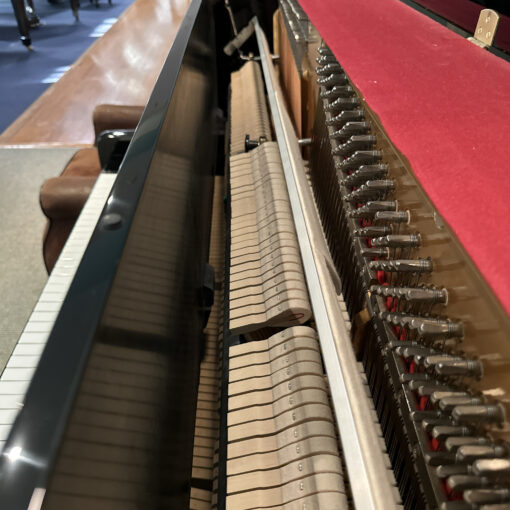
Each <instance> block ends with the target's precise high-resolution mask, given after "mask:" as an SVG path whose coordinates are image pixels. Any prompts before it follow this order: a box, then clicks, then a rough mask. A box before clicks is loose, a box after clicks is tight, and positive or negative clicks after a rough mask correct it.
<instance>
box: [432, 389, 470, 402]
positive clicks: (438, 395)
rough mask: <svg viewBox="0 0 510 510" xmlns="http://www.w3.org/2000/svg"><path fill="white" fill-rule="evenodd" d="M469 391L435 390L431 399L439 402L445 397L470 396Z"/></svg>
mask: <svg viewBox="0 0 510 510" xmlns="http://www.w3.org/2000/svg"><path fill="white" fill-rule="evenodd" d="M469 396H470V395H469V393H468V392H467V391H462V390H437V391H434V392H433V393H432V394H431V395H430V401H431V402H432V403H433V404H438V403H439V401H440V400H441V399H443V398H449V397H469Z"/></svg>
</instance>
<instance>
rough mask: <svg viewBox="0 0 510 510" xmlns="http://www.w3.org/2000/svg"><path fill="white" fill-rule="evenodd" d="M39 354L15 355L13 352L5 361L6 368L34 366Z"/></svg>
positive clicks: (37, 361) (39, 356)
mask: <svg viewBox="0 0 510 510" xmlns="http://www.w3.org/2000/svg"><path fill="white" fill-rule="evenodd" d="M40 358H41V355H33V356H17V355H15V354H13V355H12V356H11V357H10V358H9V361H8V363H7V366H6V368H35V367H36V366H37V363H39V359H40Z"/></svg>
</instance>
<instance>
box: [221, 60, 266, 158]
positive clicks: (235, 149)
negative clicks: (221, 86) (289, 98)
mask: <svg viewBox="0 0 510 510" xmlns="http://www.w3.org/2000/svg"><path fill="white" fill-rule="evenodd" d="M231 80H232V81H231V100H230V102H231V110H230V120H231V124H230V153H231V154H240V153H242V152H245V147H246V137H247V135H248V139H249V140H252V141H253V143H255V144H256V143H258V142H259V141H260V140H261V139H262V140H266V141H268V140H271V125H270V123H269V115H268V112H267V106H266V99H265V95H264V84H263V81H262V75H261V73H260V66H259V65H258V64H257V63H256V62H253V61H250V62H246V64H244V65H243V67H241V69H239V71H236V72H235V73H232V75H231Z"/></svg>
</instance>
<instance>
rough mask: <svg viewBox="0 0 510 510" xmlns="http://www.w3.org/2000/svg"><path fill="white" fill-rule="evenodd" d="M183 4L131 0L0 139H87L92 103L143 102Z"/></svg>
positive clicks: (26, 141)
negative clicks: (132, 0)
mask: <svg viewBox="0 0 510 510" xmlns="http://www.w3.org/2000/svg"><path fill="white" fill-rule="evenodd" d="M188 4H189V0H135V1H134V3H133V4H132V5H131V6H130V7H129V8H128V9H127V10H126V11H125V12H124V13H123V14H122V15H121V16H120V17H119V20H118V21H117V23H115V25H114V26H113V27H112V28H111V29H110V30H109V31H108V32H107V33H106V34H105V35H104V36H103V37H102V38H101V39H99V40H98V41H97V42H96V43H94V44H93V45H92V46H91V47H90V48H89V49H88V50H87V51H86V52H85V53H84V54H83V55H82V56H81V57H80V58H79V59H78V60H77V61H76V62H75V63H74V64H73V66H72V67H71V69H70V70H69V71H68V72H67V73H66V74H65V75H64V76H63V77H62V78H61V79H60V80H59V81H58V82H57V83H55V84H54V85H52V86H51V87H50V88H49V89H48V90H46V92H45V93H44V94H43V95H42V96H41V97H39V99H37V100H36V101H35V102H34V103H33V104H32V105H31V106H30V107H29V108H28V109H27V110H26V111H25V112H24V113H23V114H22V115H21V116H20V117H19V118H18V119H17V120H16V121H14V122H13V123H12V124H11V125H10V126H9V127H8V128H7V129H6V130H5V131H4V132H3V133H2V134H1V135H0V144H1V145H10V146H12V145H25V144H28V145H42V144H47V145H53V146H54V145H55V144H60V145H79V144H92V143H93V142H94V129H93V126H92V111H93V110H94V107H95V106H96V105H98V104H102V103H103V104H104V103H110V104H130V105H145V104H146V103H147V101H148V99H149V96H150V93H151V91H152V89H153V88H154V84H155V82H156V79H157V77H158V75H159V72H160V70H161V67H162V65H163V62H164V61H165V58H166V56H167V55H168V52H169V50H170V47H171V45H172V43H173V40H174V37H175V35H176V33H177V30H178V28H179V25H180V23H181V21H182V18H183V17H184V14H185V13H186V9H187V6H188Z"/></svg>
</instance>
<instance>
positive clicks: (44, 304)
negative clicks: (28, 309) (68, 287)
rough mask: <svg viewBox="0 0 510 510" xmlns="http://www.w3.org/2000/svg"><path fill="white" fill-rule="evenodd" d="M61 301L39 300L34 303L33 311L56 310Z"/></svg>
mask: <svg viewBox="0 0 510 510" xmlns="http://www.w3.org/2000/svg"><path fill="white" fill-rule="evenodd" d="M61 305H62V304H61V303H59V302H57V301H42V300H39V302H38V303H37V305H35V308H34V312H58V311H59V310H60V308H61Z"/></svg>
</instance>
